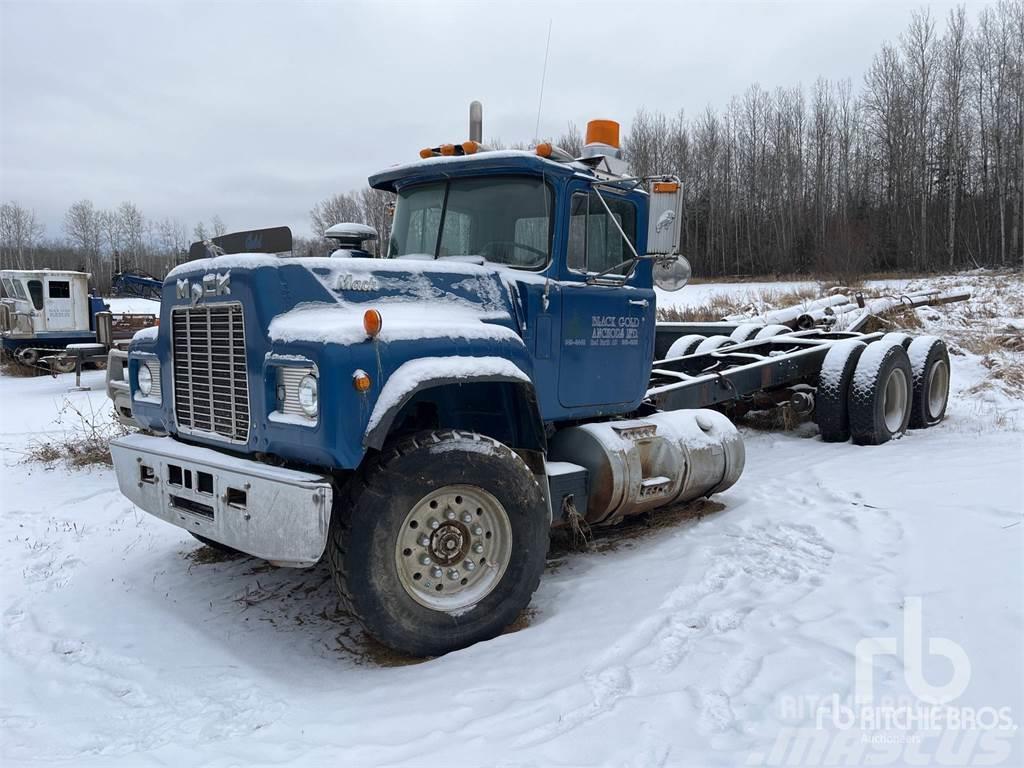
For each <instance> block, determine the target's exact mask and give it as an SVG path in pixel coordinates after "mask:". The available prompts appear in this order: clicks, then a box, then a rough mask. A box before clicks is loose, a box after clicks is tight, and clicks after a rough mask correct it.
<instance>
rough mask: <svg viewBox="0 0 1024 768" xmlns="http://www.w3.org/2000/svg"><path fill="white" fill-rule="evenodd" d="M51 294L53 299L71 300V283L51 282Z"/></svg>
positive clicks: (65, 281)
mask: <svg viewBox="0 0 1024 768" xmlns="http://www.w3.org/2000/svg"><path fill="white" fill-rule="evenodd" d="M49 292H50V298H51V299H70V298H71V283H70V282H68V281H67V280H51V281H50V284H49Z"/></svg>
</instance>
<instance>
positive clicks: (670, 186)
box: [654, 181, 679, 193]
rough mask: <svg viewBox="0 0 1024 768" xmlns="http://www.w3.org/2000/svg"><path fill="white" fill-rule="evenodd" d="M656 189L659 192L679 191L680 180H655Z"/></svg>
mask: <svg viewBox="0 0 1024 768" xmlns="http://www.w3.org/2000/svg"><path fill="white" fill-rule="evenodd" d="M654 191H655V192H656V193H657V192H678V191H679V182H678V181H656V182H654Z"/></svg>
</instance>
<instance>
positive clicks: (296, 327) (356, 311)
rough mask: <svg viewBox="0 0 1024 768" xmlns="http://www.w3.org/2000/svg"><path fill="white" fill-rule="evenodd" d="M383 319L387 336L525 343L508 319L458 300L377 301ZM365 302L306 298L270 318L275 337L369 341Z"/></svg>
mask: <svg viewBox="0 0 1024 768" xmlns="http://www.w3.org/2000/svg"><path fill="white" fill-rule="evenodd" d="M374 304H375V307H376V308H377V309H378V310H379V311H380V314H381V318H382V319H383V324H382V326H381V331H380V334H379V335H378V336H377V338H378V339H380V340H381V341H404V340H409V339H428V338H429V339H434V338H452V339H496V340H514V341H516V342H519V343H522V340H521V339H520V338H519V335H518V334H517V333H516V332H515V331H513V330H512V329H511V328H509V327H508V326H505V325H497V324H495V323H493V322H485V321H486V320H487V319H488V318H487V317H486V316H485V315H486V313H483V312H478V311H474V310H471V309H467V308H466V307H460V306H457V305H454V304H451V305H449V304H442V305H440V306H438V305H436V304H423V303H421V302H413V301H394V302H374ZM362 310H363V308H362V307H357V306H355V305H353V304H347V303H344V302H339V303H338V304H328V303H316V304H303V305H300V306H298V307H296V308H295V309H293V310H292V311H291V312H286V313H284V314H283V315H279V316H278V317H275V318H274V319H273V320H272V321H271V323H270V330H269V333H270V338H271V339H272V340H273V341H279V342H285V343H287V342H293V341H312V342H319V343H333V344H358V343H360V342H362V341H366V331H365V330H364V329H363V311H362Z"/></svg>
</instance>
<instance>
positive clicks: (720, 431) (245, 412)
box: [108, 121, 948, 656]
mask: <svg viewBox="0 0 1024 768" xmlns="http://www.w3.org/2000/svg"><path fill="white" fill-rule="evenodd" d="M480 135H481V132H480V126H479V121H475V122H473V121H471V128H470V136H471V139H470V141H467V142H465V143H463V144H443V145H440V146H438V147H433V148H429V149H426V150H424V151H423V152H422V153H421V155H422V157H423V159H421V160H420V161H418V162H414V163H410V164H407V165H402V166H397V167H394V168H390V169H388V170H386V171H384V172H382V173H378V174H377V175H375V176H372V177H371V178H370V180H369V181H370V185H371V186H372V187H374V188H376V189H381V190H386V191H388V192H393V193H394V194H395V195H396V204H395V209H394V214H393V225H392V232H391V238H390V242H389V243H388V244H387V245H386V249H385V252H384V253H383V254H382V255H383V256H384V257H385V258H339V257H335V258H327V257H324V258H290V257H287V256H286V255H281V254H279V253H276V251H277V250H287V249H286V248H284V247H283V246H281V245H280V244H278V245H276V246H272V247H269V248H264V249H263V250H272V251H275V253H272V254H268V253H226V254H224V255H214V256H212V257H208V258H201V259H198V260H195V261H191V262H189V263H186V264H184V265H182V266H180V267H178V268H176V269H175V270H174V271H173V272H172V273H171V274H170V275H168V277H167V279H166V282H165V284H164V288H163V302H162V305H161V318H160V325H159V328H158V329H156V328H154V329H150V330H148V331H143V332H141V333H139V334H137V335H136V337H135V339H134V340H133V342H132V344H131V347H130V350H129V352H128V353H127V354H124V353H112V355H111V359H110V365H109V368H108V391H109V393H110V394H111V397H112V398H113V399H114V402H115V407H116V411H117V413H118V415H119V416H120V417H121V418H122V419H124V420H126V421H130V422H131V423H133V424H135V425H137V426H138V427H139V428H140V431H138V432H137V433H135V434H132V435H129V436H127V437H124V438H120V439H118V440H116V441H114V442H113V444H112V452H113V457H114V463H115V469H116V474H117V478H118V482H119V485H120V488H121V490H122V492H123V493H124V494H125V495H126V496H127V497H128V498H129V499H131V500H132V501H133V502H134V503H135V504H136V505H138V506H139V507H141V508H142V509H144V510H146V511H147V512H149V513H151V514H153V515H155V516H156V517H159V518H161V519H163V520H165V521H167V522H170V523H173V524H174V525H177V526H179V527H181V528H183V529H185V530H187V531H188V532H189V533H191V534H193V535H194V536H195V537H196V538H198V539H200V540H201V541H204V542H206V543H208V544H210V545H211V546H215V547H221V548H230V549H233V550H238V551H241V552H244V553H248V554H250V555H252V556H255V557H259V558H264V559H266V560H268V561H270V562H271V563H274V564H277V565H281V566H290V567H297V568H306V567H311V566H314V565H316V564H317V563H319V562H322V561H326V563H327V564H328V567H329V568H330V569H331V571H332V573H333V576H334V579H335V581H336V584H337V587H338V590H339V593H340V595H341V597H342V599H343V602H344V603H345V604H346V606H347V608H348V609H349V610H350V611H351V613H352V614H353V615H354V616H355V617H357V618H358V620H359V621H360V622H361V623H362V624H363V626H364V627H365V628H366V630H367V631H368V632H369V633H370V634H371V635H373V636H374V637H376V638H377V639H378V640H380V641H381V642H383V643H385V644H386V645H388V646H391V647H393V648H395V649H397V650H399V651H402V652H404V653H407V654H411V655H417V656H430V655H437V654H442V653H445V652H448V651H451V650H453V649H456V648H460V647H464V646H466V645H469V644H471V643H474V642H477V641H480V640H484V639H487V638H491V637H493V636H495V635H497V634H498V633H500V632H501V631H502V630H503V629H504V628H505V627H506V626H508V625H509V624H510V623H512V622H513V621H514V620H515V619H516V617H517V616H518V615H519V613H520V612H521V611H522V610H523V609H524V608H525V607H526V606H527V604H528V603H529V601H530V599H531V595H532V594H533V592H534V591H535V589H536V588H537V586H538V583H539V580H540V578H541V574H542V572H543V570H544V564H545V555H546V553H547V549H548V544H549V537H550V528H551V527H552V526H564V525H574V524H581V523H582V521H585V522H586V524H588V525H590V526H599V525H610V524H614V523H617V522H619V521H621V520H622V519H623V518H624V517H626V516H629V515H635V514H638V513H642V512H647V511H650V510H653V509H656V508H658V507H663V506H666V505H669V504H676V503H680V502H684V501H687V500H692V499H695V498H698V497H702V496H707V495H710V494H713V493H716V492H718V491H721V490H724V489H726V488H728V487H730V486H731V485H733V484H734V483H735V482H736V481H737V479H738V478H739V477H740V474H741V472H742V470H743V464H744V449H743V443H742V441H741V439H740V437H739V435H738V433H737V430H736V428H735V427H734V426H733V424H732V422H731V421H730V420H729V419H728V418H727V417H726V416H725V415H724V414H723V413H721V412H719V411H718V410H711V409H706V408H703V406H714V405H721V404H723V403H727V402H737V401H740V400H743V399H747V400H749V399H750V398H752V397H755V396H761V395H763V394H764V393H765V392H769V393H771V392H776V393H777V392H784V393H788V394H787V395H786V396H785V397H781V398H780V397H776V398H775V400H776V401H777V402H781V401H782V400H784V399H786V398H788V399H789V400H790V401H794V402H795V401H796V400H798V399H799V398H798V397H797V394H798V392H796V391H797V390H800V389H801V388H802V390H803V391H805V392H806V390H808V388H810V387H812V386H813V384H814V382H815V381H816V378H817V377H818V376H819V374H820V373H821V371H822V370H823V366H824V365H826V362H825V358H826V357H827V356H829V355H831V357H832V359H831V363H829V365H830V366H831V368H830V370H831V369H834V368H835V367H836V361H837V360H839V358H840V357H841V358H842V360H841V362H842V365H840V366H839V367H840V369H841V370H840V371H839V373H838V374H837V375H839V376H840V378H842V376H846V377H847V378H846V379H843V381H844V382H845V383H846V385H847V386H848V385H849V379H850V375H851V374H852V372H853V368H854V367H855V366H852V365H851V363H850V362H849V361H850V359H851V358H852V359H853V360H854V362H856V357H857V356H856V355H853V354H852V353H844V354H842V355H836V354H834V353H832V349H833V348H835V347H837V346H839V348H840V349H843V348H845V347H844V346H843V344H844V343H845V346H851V345H852V343H856V344H858V345H859V346H860V347H866V346H869V344H872V343H873V342H875V341H877V340H878V338H879V337H880V336H881V335H880V334H875V335H873V336H872V335H862V334H842V333H827V332H822V331H802V332H799V333H789V334H787V333H777V334H776V335H774V336H768V337H765V338H763V339H756V340H755V339H751V340H750V341H748V342H745V343H742V342H739V341H737V340H733V341H732V342H730V344H729V345H723V344H722V343H720V342H715V344H713V345H711V346H713V347H714V348H713V349H710V350H705V349H702V350H701V351H700V352H699V353H694V352H693V350H692V349H688V350H686V354H682V355H669V356H668V357H669V359H667V360H662V361H659V362H658V363H657V365H655V364H654V359H655V349H656V344H657V345H659V346H661V347H663V349H662V350H661V353H662V355H663V356H664V352H665V349H664V347H665V346H666V345H670V344H671V343H673V342H677V341H685V343H686V344H690V342H689V341H688V340H689V339H692V338H693V337H694V336H695V335H696V337H697V338H702V339H703V338H722V337H723V331H724V333H726V334H727V333H732V332H733V331H738V330H739V327H738V326H724V325H723V324H711V325H712V326H714V327H710V328H709V327H705V326H687V327H672V328H669V329H667V330H666V331H665V332H666V333H668V334H669V336H667V337H664V338H661V337H660V334H661V331H658V333H657V334H656V323H655V291H654V285H655V284H656V283H657V284H658V285H660V286H662V287H665V288H668V289H676V288H679V287H682V285H683V284H684V283H685V282H686V279H687V278H688V276H689V265H688V264H687V263H686V261H685V259H683V258H682V257H681V256H680V255H679V237H680V226H681V216H680V208H681V194H680V185H679V180H678V179H675V178H672V177H656V178H637V177H635V176H632V175H631V174H630V173H629V171H628V169H627V168H626V166H625V163H624V162H623V161H622V160H621V156H620V152H619V149H618V126H617V125H615V124H614V123H611V122H609V121H594V122H592V123H591V124H590V125H589V126H588V136H587V145H586V147H585V149H584V151H583V153H582V156H581V157H578V158H577V157H573V156H571V155H569V154H568V153H566V152H564V151H563V150H560V149H559V148H558V147H554V146H551V145H548V144H541V145H539V146H538V147H537V148H536V149H535V150H534V151H488V150H487V149H486V148H485V147H483V146H482V145H481V143H480ZM242 234H243V236H230V237H234V238H235V239H236V240H239V241H244V242H245V243H247V244H249V246H250V247H252V246H253V245H254V244H256V245H257V246H258V244H259V242H260V237H259V234H258V232H257V233H242ZM211 249H212V250H213V251H214V252H215V253H216V252H217V251H218V250H219V249H218V248H217V247H216V244H215V243H214V244H208V248H207V249H206V250H207V251H209V250H211ZM744 327H745V326H744ZM783 330H788V329H783ZM744 333H746V331H744ZM656 337H658V338H656ZM787 337H789V338H790V340H789V341H785V339H786V338H787ZM852 337H857V338H858V339H859V340H856V341H854V340H853V338H852ZM725 338H728V337H725ZM885 346H886V347H887V348H889V347H891V348H892V349H895V348H896V347H897V346H898V347H899V348H900V350H901V351H903V349H904V345H903V344H902V343H900V344H897V343H895V342H893V343H891V344H886V345H885ZM729 349H732V350H733V351H732V353H731V354H732V355H733V357H729V356H728V350H729ZM893 354H895V353H893ZM736 355H738V357H736ZM865 357H866V355H865ZM906 357H907V355H906V353H905V352H904V354H903V358H901V359H900V360H899V361H898V362H899V363H900V365H899V366H897V368H898V370H899V371H900V372H904V373H905V375H904V378H903V385H904V387H903V395H904V399H903V400H902V401H900V402H899V403H898V404H897V405H898V409H897V410H899V413H898V414H897V415H896V416H892V414H890V413H889V412H890V411H893V408H894V406H893V405H892V404H891V403H889V401H885V402H883V400H885V396H884V395H882V394H880V395H877V396H874V395H873V396H872V397H873V399H872V403H873V405H872V407H873V408H874V409H875V410H874V411H873V412H872V414H873V415H872V418H874V419H875V426H877V424H882V427H883V431H884V429H887V428H889V427H891V429H889V434H891V435H892V436H898V434H900V433H901V432H902V431H903V430H904V429H906V426H907V422H908V421H909V419H910V415H911V413H910V412H911V405H912V403H911V400H912V396H913V394H914V393H915V392H916V391H917V390H916V389H915V386H914V378H913V376H914V372H913V371H911V370H910V369H909V368H907V367H906V366H905V365H904V359H905V358H906ZM887 360H888V358H887ZM780 361H781V362H780ZM709 366H710V368H712V369H714V370H712V371H711V372H710V373H709V372H708V369H709ZM901 366H902V367H901ZM847 369H849V371H847ZM122 371H123V380H122ZM883 374H884V371H883ZM879 375H882V374H879ZM886 381H888V380H887V379H886ZM946 383H947V385H948V376H947V378H946ZM886 386H887V384H886V382H882V383H881V384H878V385H877V386H876V387H875V389H879V390H884V389H885V388H886ZM898 396H899V392H896V393H895V394H894V395H893V396H892V397H890V398H889V399H890V400H892V399H893V398H898ZM803 398H804V400H807V399H808V398H810V395H808V394H804V395H803ZM843 400H844V402H843V404H842V407H841V408H840V407H839V406H836V405H832V406H826V408H829V407H830V408H831V409H832V410H831V411H829V413H830V414H831V415H832V416H834V417H835V418H839V417H840V413H839V412H840V411H842V413H843V414H845V413H846V410H847V405H846V404H845V394H844V397H843ZM851 402H852V401H851ZM851 407H852V406H851ZM942 408H943V410H944V403H943V404H942ZM864 414H867V412H866V411H864ZM887 414H889V422H886V417H887ZM876 416H877V418H875V417H876ZM865 418H867V416H866V415H865ZM939 418H941V415H940V416H939ZM844 423H845V422H844ZM886 425H888V426H886ZM847 436H848V435H847ZM883 437H884V436H883ZM881 439H883V438H879V441H880V440H881Z"/></svg>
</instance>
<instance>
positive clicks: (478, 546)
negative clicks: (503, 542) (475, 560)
mask: <svg viewBox="0 0 1024 768" xmlns="http://www.w3.org/2000/svg"><path fill="white" fill-rule="evenodd" d="M473 551H474V552H476V553H477V554H478V555H479V554H480V553H481V552H483V551H484V545H483V544H481V543H480V542H479V541H478V542H477V543H476V544H474V545H473Z"/></svg>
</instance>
